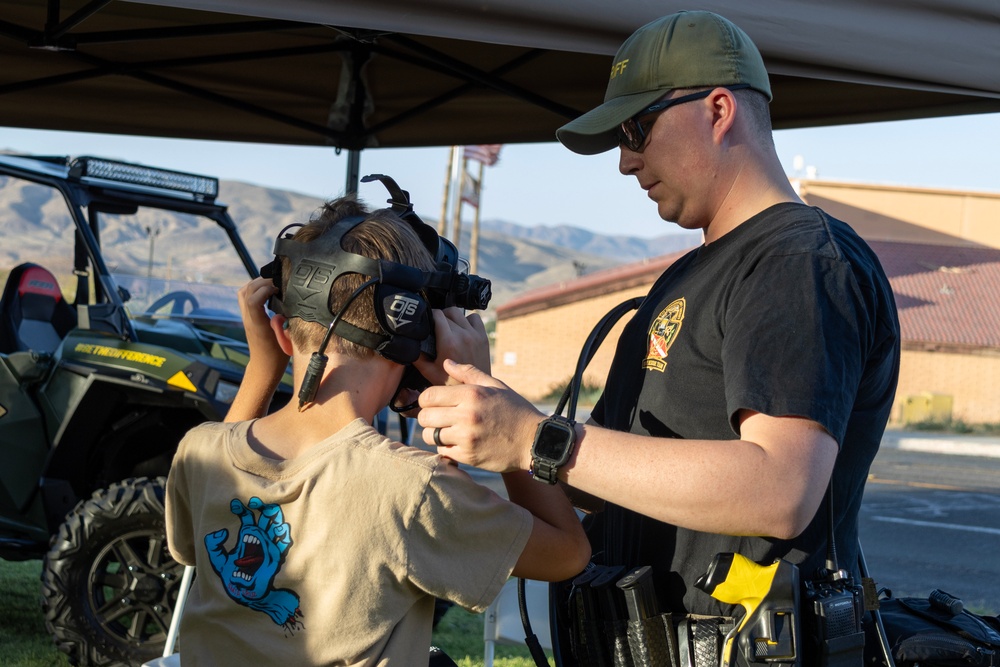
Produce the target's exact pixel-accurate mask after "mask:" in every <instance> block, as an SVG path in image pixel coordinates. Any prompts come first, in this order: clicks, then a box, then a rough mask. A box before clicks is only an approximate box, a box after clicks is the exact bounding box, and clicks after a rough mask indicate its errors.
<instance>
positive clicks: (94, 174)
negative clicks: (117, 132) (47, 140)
mask: <svg viewBox="0 0 1000 667" xmlns="http://www.w3.org/2000/svg"><path fill="white" fill-rule="evenodd" d="M69 173H70V176H71V177H75V178H85V177H89V178H99V179H101V180H105V181H114V182H116V183H129V184H131V185H141V186H145V187H150V188H159V189H164V190H174V191H176V192H186V193H188V194H191V195H192V196H194V197H195V198H196V199H198V200H201V201H213V200H214V199H215V198H216V196H218V194H219V179H217V178H214V177H212V176H199V175H197V174H186V173H184V172H180V171H170V170H168V169H157V168H155V167H146V166H143V165H140V164H130V163H128V162H116V161H114V160H105V159H104V158H96V157H78V158H76V159H75V160H73V162H72V164H71V165H70V170H69Z"/></svg>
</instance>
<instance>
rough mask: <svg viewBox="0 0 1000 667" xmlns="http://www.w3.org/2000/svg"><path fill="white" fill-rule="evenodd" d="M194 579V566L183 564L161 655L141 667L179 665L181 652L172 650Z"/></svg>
mask: <svg viewBox="0 0 1000 667" xmlns="http://www.w3.org/2000/svg"><path fill="white" fill-rule="evenodd" d="M193 579H194V566H193V565H185V566H184V574H183V575H182V576H181V587H180V588H179V589H178V591H177V604H175V605H174V615H173V617H171V619H170V628H169V629H168V630H167V642H166V644H165V645H164V647H163V656H161V657H159V658H154V659H153V660H150V661H149V662H144V663H142V667H181V654H180V653H177V652H175V651H174V648H175V647H176V646H177V633H178V631H179V630H180V628H181V614H183V613H184V603H185V602H187V596H188V591H190V590H191V581H192V580H193Z"/></svg>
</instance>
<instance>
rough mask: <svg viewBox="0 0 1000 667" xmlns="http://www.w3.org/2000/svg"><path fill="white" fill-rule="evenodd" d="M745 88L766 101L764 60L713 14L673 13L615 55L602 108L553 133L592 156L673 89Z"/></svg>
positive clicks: (638, 33)
mask: <svg viewBox="0 0 1000 667" xmlns="http://www.w3.org/2000/svg"><path fill="white" fill-rule="evenodd" d="M735 84H746V85H748V86H750V88H753V89H754V90H757V91H760V92H761V93H763V94H764V95H767V99H768V100H770V99H771V84H770V82H769V81H768V77H767V70H766V69H765V68H764V60H763V59H762V58H761V56H760V52H759V51H758V50H757V47H756V46H755V45H754V43H753V42H752V41H751V40H750V38H749V37H748V36H747V34H746V33H745V32H743V31H742V30H740V29H739V28H738V27H737V26H736V25H734V24H733V23H731V22H730V21H728V20H726V19H724V18H723V17H721V16H719V15H718V14H713V13H712V12H705V11H691V12H678V13H676V14H670V15H669V16H664V17H663V18H659V19H657V20H655V21H653V22H651V23H647V24H646V25H644V26H642V27H641V28H639V29H638V30H636V31H635V32H634V33H632V36H631V37H629V38H628V39H627V40H625V43H624V44H622V46H621V48H620V49H618V53H617V54H616V55H615V59H614V64H613V65H612V66H611V78H610V80H609V81H608V89H607V92H605V94H604V104H602V105H601V106H599V107H597V108H596V109H593V110H591V111H588V112H587V113H585V114H583V115H582V116H580V117H579V118H577V119H576V120H573V121H571V122H569V123H567V124H566V125H563V126H562V127H561V128H559V129H558V130H556V138H557V139H559V141H561V142H562V144H563V145H564V146H566V148H568V149H570V150H571V151H573V152H574V153H580V154H582V155H595V154H597V153H603V152H604V151H608V150H611V149H612V148H615V147H617V146H618V137H617V135H616V133H615V130H616V129H617V128H618V126H619V125H621V124H622V123H623V122H625V121H626V120H628V119H629V118H631V117H632V116H634V115H635V114H637V113H639V112H640V111H642V110H643V109H645V108H646V107H648V106H649V105H651V104H653V103H654V102H656V101H658V100H659V99H660V98H662V97H663V96H664V95H665V94H666V93H667V92H669V91H671V90H673V89H675V88H704V87H706V86H732V85H735Z"/></svg>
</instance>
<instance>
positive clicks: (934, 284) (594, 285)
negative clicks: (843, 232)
mask: <svg viewBox="0 0 1000 667" xmlns="http://www.w3.org/2000/svg"><path fill="white" fill-rule="evenodd" d="M869 245H871V247H872V249H873V250H874V251H875V252H876V254H877V255H878V256H879V259H880V261H881V262H882V266H883V268H884V269H885V272H886V275H887V276H888V277H889V281H890V283H891V284H892V288H893V292H894V294H895V298H896V307H897V309H898V310H899V321H900V328H901V330H902V337H903V342H904V343H905V344H910V345H919V346H923V347H929V348H940V347H956V348H966V349H967V348H996V349H1000V249H997V248H989V247H984V246H972V247H966V246H945V245H938V244H928V243H901V242H896V241H869ZM684 252H687V251H684ZM684 252H678V253H673V254H670V255H663V256H661V257H657V258H653V259H649V260H645V261H643V262H639V263H633V264H626V265H623V266H618V267H615V268H612V269H607V270H604V271H597V272H594V273H592V274H589V275H586V276H583V277H580V278H577V279H575V280H571V281H566V282H561V283H557V284H554V285H549V286H546V287H543V288H539V289H535V290H531V291H529V292H525V293H524V294H522V295H521V296H520V297H518V298H516V299H513V300H511V301H508V302H507V303H505V304H503V305H502V306H500V307H498V308H497V311H496V313H497V318H498V319H503V318H510V317H517V316H519V315H526V314H528V313H531V312H535V311H538V310H544V309H547V308H551V307H553V306H558V305H564V304H567V303H573V302H575V301H581V300H583V299H588V298H593V297H595V296H600V295H603V294H609V293H612V292H617V291H621V290H625V289H629V288H631V287H636V286H639V285H649V284H652V282H653V281H654V280H655V279H656V277H657V276H658V275H659V274H660V273H661V272H662V271H663V270H665V269H666V268H667V267H668V266H670V265H671V264H672V263H673V262H674V261H675V260H676V259H678V258H679V257H681V256H682V255H683V254H684Z"/></svg>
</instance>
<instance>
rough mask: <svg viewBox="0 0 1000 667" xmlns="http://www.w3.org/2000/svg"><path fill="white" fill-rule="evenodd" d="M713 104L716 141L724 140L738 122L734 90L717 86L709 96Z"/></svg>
mask: <svg viewBox="0 0 1000 667" xmlns="http://www.w3.org/2000/svg"><path fill="white" fill-rule="evenodd" d="M709 102H710V104H711V105H712V112H713V115H712V123H713V125H712V127H713V133H714V134H715V136H716V141H720V142H721V140H722V138H723V137H725V136H726V134H728V133H729V131H730V130H731V129H732V128H733V123H735V122H736V107H737V106H738V104H737V101H736V96H735V95H734V94H733V91H731V90H729V89H727V88H716V89H715V90H713V91H712V94H711V95H710V96H709Z"/></svg>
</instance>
